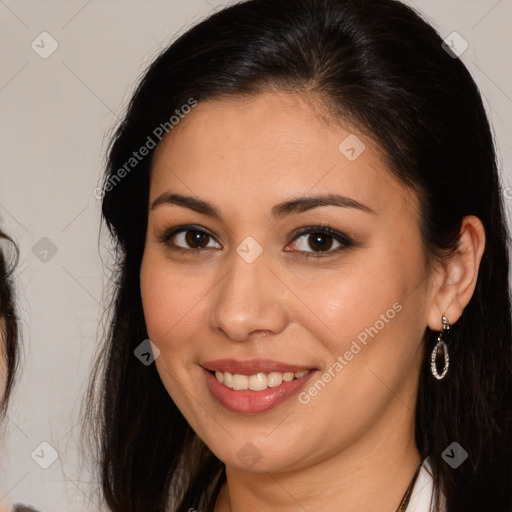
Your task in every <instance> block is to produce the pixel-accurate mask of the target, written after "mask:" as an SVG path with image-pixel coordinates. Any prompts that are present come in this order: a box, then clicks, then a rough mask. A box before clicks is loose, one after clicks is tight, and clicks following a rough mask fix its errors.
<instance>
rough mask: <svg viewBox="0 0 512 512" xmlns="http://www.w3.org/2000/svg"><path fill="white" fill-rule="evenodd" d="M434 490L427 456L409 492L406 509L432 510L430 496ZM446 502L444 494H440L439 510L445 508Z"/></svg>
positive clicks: (425, 511) (416, 511)
mask: <svg viewBox="0 0 512 512" xmlns="http://www.w3.org/2000/svg"><path fill="white" fill-rule="evenodd" d="M433 490H434V479H433V475H432V467H431V466H430V461H429V460H428V457H427V458H426V459H425V461H424V462H423V464H422V466H421V469H420V472H419V474H418V478H417V479H416V482H415V484H414V487H413V489H412V493H411V499H410V501H409V505H408V506H407V511H411V512H432V510H433V508H432V506H433V505H432V501H433V500H432V498H433ZM445 507H446V502H445V499H444V496H441V511H442V512H444V511H445V510H446V508H445Z"/></svg>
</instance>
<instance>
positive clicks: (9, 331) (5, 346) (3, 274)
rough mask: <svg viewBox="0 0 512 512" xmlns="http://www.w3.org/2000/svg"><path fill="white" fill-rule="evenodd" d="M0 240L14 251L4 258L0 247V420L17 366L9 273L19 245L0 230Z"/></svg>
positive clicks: (14, 310) (5, 408) (4, 411)
mask: <svg viewBox="0 0 512 512" xmlns="http://www.w3.org/2000/svg"><path fill="white" fill-rule="evenodd" d="M0 241H1V242H6V243H7V244H9V245H10V247H11V249H12V250H11V251H10V252H11V253H13V257H12V258H8V257H6V255H5V254H4V251H3V250H2V247H1V246H0V343H1V344H2V346H0V354H1V357H2V359H3V364H2V367H3V368H2V370H3V369H5V375H4V374H3V372H2V379H3V382H2V384H1V385H2V387H3V394H2V395H1V396H0V419H2V418H3V417H4V416H5V414H6V412H7V406H8V404H9V399H10V396H11V393H12V389H13V387H14V378H15V375H16V371H17V367H18V360H19V344H18V342H19V339H18V338H19V336H18V335H19V332H18V318H17V312H16V307H15V293H14V287H13V282H12V274H13V271H14V268H15V267H16V263H17V260H18V247H17V245H16V244H15V242H14V241H13V240H12V238H10V237H9V236H7V235H6V234H5V233H4V232H3V231H1V230H0ZM2 245H3V243H2ZM4 247H5V246H4Z"/></svg>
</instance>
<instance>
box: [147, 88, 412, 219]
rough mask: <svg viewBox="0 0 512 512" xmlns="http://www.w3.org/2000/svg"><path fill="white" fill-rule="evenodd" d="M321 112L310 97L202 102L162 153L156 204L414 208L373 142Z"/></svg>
mask: <svg viewBox="0 0 512 512" xmlns="http://www.w3.org/2000/svg"><path fill="white" fill-rule="evenodd" d="M321 112H322V109H321V108H317V106H316V105H315V104H314V103H313V102H312V101H311V99H310V98H309V97H306V96H304V95H300V94H286V93H275V92H272V93H262V94H259V95H256V96H252V97H244V98H234V97H229V98H222V99H214V100H208V101H205V102H201V103H199V104H198V105H197V106H196V107H195V108H194V109H193V110H192V111H191V112H190V113H189V114H186V115H185V116H184V117H183V118H182V119H181V120H180V122H179V124H178V125H177V126H175V127H174V128H173V130H172V131H170V132H169V134H168V135H166V136H165V137H164V138H163V140H162V141H161V143H160V144H159V146H158V147H157V149H156V153H155V156H154V160H153V170H152V177H151V198H152V199H154V198H155V197H156V196H157V195H158V194H161V193H162V192H165V191H166V190H167V189H172V191H174V192H182V193H187V194H190V193H192V194H197V195H200V196H201V197H202V198H209V199H211V200H212V201H213V202H217V203H218V201H219V199H218V198H222V200H223V201H224V199H225V198H226V197H227V196H229V197H230V198H231V201H233V202H234V203H236V202H237V203H238V206H240V204H242V205H243V206H244V210H245V211H247V212H249V211H251V210H252V211H257V210H261V209H262V208H269V207H270V206H271V204H275V203H277V202H279V201H280V200H282V199H284V198H288V197H290V196H294V197H295V196H300V195H305V194H309V193H315V194H316V193H340V194H343V195H346V196H350V197H353V198H354V199H356V200H358V201H360V202H363V203H365V204H368V205H371V208H372V209H374V210H376V211H378V210H379V209H382V208H386V207H389V205H391V204H392V205H395V206H396V207H403V208H407V207H409V208H411V207H412V208H413V209H414V207H415V199H414V197H413V194H412V193H411V191H410V190H409V189H407V188H406V187H404V186H403V185H402V184H401V183H400V182H399V181H398V180H397V179H396V178H395V177H394V176H393V175H392V174H391V173H390V172H389V170H388V168H387V165H386V163H385V158H384V154H383V152H382V150H381V149H380V148H379V146H378V145H377V144H376V143H375V142H374V140H373V139H371V138H370V137H368V136H365V135H364V134H362V133H361V132H359V131H358V130H356V129H355V128H353V127H350V126H349V125H348V124H345V125H344V124H341V123H337V124H334V123H332V122H330V123H328V122H326V119H325V116H322V114H321ZM354 157H355V158H354Z"/></svg>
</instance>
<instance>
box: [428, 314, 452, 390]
mask: <svg viewBox="0 0 512 512" xmlns="http://www.w3.org/2000/svg"><path fill="white" fill-rule="evenodd" d="M449 330H450V322H448V318H446V317H445V316H444V315H443V332H441V333H440V334H439V336H438V338H437V343H436V345H435V347H434V349H433V350H432V354H431V356H430V370H431V371H432V375H433V376H434V377H435V378H436V379H437V380H441V379H443V378H444V376H445V375H446V373H447V372H448V366H449V365H450V358H449V357H448V347H447V346H446V343H445V339H446V335H447V334H448V331H449ZM439 354H443V355H444V366H443V371H442V372H441V373H439V372H438V371H437V365H436V360H437V357H438V355H439Z"/></svg>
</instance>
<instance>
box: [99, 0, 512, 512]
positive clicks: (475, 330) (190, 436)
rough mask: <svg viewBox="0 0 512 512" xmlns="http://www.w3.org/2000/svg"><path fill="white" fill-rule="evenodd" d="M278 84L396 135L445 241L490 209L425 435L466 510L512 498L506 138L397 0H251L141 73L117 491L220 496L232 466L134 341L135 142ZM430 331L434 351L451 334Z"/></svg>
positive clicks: (125, 273)
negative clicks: (503, 174) (199, 105)
mask: <svg viewBox="0 0 512 512" xmlns="http://www.w3.org/2000/svg"><path fill="white" fill-rule="evenodd" d="M268 90H279V91H289V92H301V91H307V92H313V93H316V94H317V96H318V97H319V98H320V101H321V102H322V103H323V105H324V106H325V107H326V109H327V110H328V112H329V116H331V117H332V118H333V119H336V120H338V121H340V123H343V122H344V121H346V122H350V123H352V124H353V125H355V126H356V127H358V128H359V129H360V130H362V131H363V132H364V133H366V134H367V135H368V136H370V137H372V138H373V139H374V140H375V141H377V142H378V144H379V145H380V147H381V148H382V150H383V152H384V154H385V157H386V159H387V164H388V167H389V170H390V172H391V173H393V174H394V176H395V177H396V178H397V179H398V180H399V181H400V182H402V183H404V184H405V185H406V186H408V187H410V189H411V190H413V191H415V193H417V195H418V198H419V199H420V204H421V207H420V208H421V226H420V228H421V233H422V237H423V242H424V246H425V251H426V253H427V254H428V255H429V257H431V258H438V259H441V258H443V257H445V256H446V255H449V254H451V253H452V252H453V251H454V249H455V248H456V247H457V243H458V234H459V231H460V227H461V222H462V219H463V217H464V216H466V215H475V216H477V217H478V218H479V219H480V220H481V221H482V223H483V225H484V228H485V232H486V248H485V252H484V254H483V258H482V261H481V265H480V270H479V275H478V280H477V284H476V289H475V291H474V295H473V297H472V298H471V300H470V302H469V304H468V305H467V307H466V308H465V311H464V312H463V314H462V316H461V318H460V319H459V321H458V322H457V323H456V324H455V325H454V326H453V327H452V329H451V332H452V336H451V338H450V340H449V344H448V346H449V352H450V361H451V364H450V370H449V372H448V375H447V376H446V378H445V379H444V380H442V381H437V380H435V379H434V378H433V377H432V375H430V374H429V370H428V365H427V362H426V361H425V364H424V365H423V370H422V372H421V375H420V382H419V393H418V400H417V409H416V432H415V434H416V444H417V447H418V450H419V452H420V455H421V457H422V458H425V457H429V458H430V461H431V465H432V468H433V473H434V488H435V490H436V493H439V492H440V491H442V492H443V493H444V494H445V496H446V502H447V508H448V512H458V511H461V512H462V511H464V512H477V511H478V512H482V511H485V512H492V511H494V512H498V511H499V512H510V510H512V503H511V499H512V498H511V495H512V490H511V482H512V460H511V458H512V455H511V454H512V448H511V446H512V443H511V439H512V412H511V404H512V390H511V386H512V334H511V309H510V293H509V277H508V271H509V260H508V246H507V244H508V233H507V228H506V223H505V217H504V206H503V202H502V194H501V190H500V182H499V176H498V169H497V163H496V155H495V150H494V144H493V137H492V133H491V129H490V126H489V122H488V119H487V117H486V113H485V109H484V106H483V104H482V99H481V96H480V93H479V91H478V88H477V86H476V84H475V82H474V81H473V79H472V77H471V75H470V74H469V72H468V70H467V69H466V67H465V66H464V65H463V63H462V62H461V60H460V59H458V58H455V55H454V54H453V53H450V52H449V51H447V50H445V49H444V48H443V46H442V39H441V38H440V36H439V35H438V33H437V32H436V31H435V30H434V28H432V27H431V26H430V25H429V24H428V23H426V22H425V21H424V20H423V19H422V18H421V16H419V15H418V14H417V13H415V12H414V11H413V10H412V9H411V8H409V7H407V6H405V5H403V4H401V3H399V2H398V1H394V0H294V1H293V2H290V1H287V0H249V1H246V2H242V3H238V4H236V5H233V6H230V7H228V8H226V9H224V10H221V11H219V12H217V13H215V14H214V15H212V16H211V17H209V18H207V19H206V20H204V21H202V22H200V23H199V24H197V25H196V26H194V27H192V28H191V29H190V30H188V31H187V32H186V33H184V34H183V35H182V36H180V37H179V38H178V39H177V40H176V41H175V42H173V43H172V44H171V45H170V46H169V47H168V48H167V49H165V50H164V51H163V52H162V53H161V54H160V55H159V56H158V57H157V58H156V60H155V61H154V62H153V63H152V64H151V65H150V67H149V68H148V70H147V72H146V73H145V75H144V76H143V78H142V80H141V81H140V83H139V85H138V87H137V89H136V91H135V93H134V95H133V97H132V99H131V102H130V104H129V106H128V108H127V112H126V114H125V116H124V119H123V121H122V122H121V124H120V126H119V127H118V129H117V131H116V133H115V135H114V137H113V139H112V143H111V146H110V148H109V153H108V162H107V170H106V173H105V176H104V183H103V193H104V197H103V201H102V214H103V218H104V220H105V222H106V225H107V226H108V228H109V230H110V233H111V235H112V237H113V241H114V243H115V244H116V247H117V252H116V268H115V272H114V275H113V283H114V288H115V294H114V297H113V305H112V311H111V322H110V326H109V330H108V333H107V336H106V339H105V345H104V347H103V349H102V350H101V354H102V355H101V358H100V360H99V361H98V364H97V365H96V371H95V373H94V375H93V376H92V380H91V386H90V392H89V400H90V401H89V416H90V417H91V418H92V416H94V413H95V412H97V413H98V417H97V418H96V419H95V423H94V425H95V426H96V430H95V431H93V432H95V435H96V436H97V437H98V439H99V454H98V455H99V461H100V466H101V479H102V491H103V495H104V498H105V501H106V503H107V504H108V506H109V508H110V509H111V510H112V511H115V512H141V511H145V512H161V511H164V510H172V511H179V512H185V511H187V510H188V509H189V508H191V507H194V508H195V509H197V510H200V511H203V510H205V511H206V510H212V509H213V504H214V503H215V498H216V493H217V492H218V490H219V488H220V486H221V484H222V483H223V482H224V480H225V468H224V465H223V463H222V462H221V461H220V460H218V459H217V458H216V457H215V456H214V455H213V454H212V452H211V451H210V450H209V449H208V447H206V446H205V445H204V443H202V442H201V440H199V439H198V437H197V435H196V434H195V433H194V432H193V431H192V429H191V428H190V426H189V425H188V423H187V422H186V420H185V419H184V417H183V416H182V414H181V413H180V411H179V410H178V408H177V407H176V405H175V404H174V402H173V401H172V399H171V398H170V397H169V395H168V393H167V392H166V390H165V388H164V386H163V384H162V382H161V380H160V378H159V375H158V372H157V370H156V368H155V365H151V366H147V367H146V366H144V365H142V364H141V363H140V361H138V359H137V358H136V357H135V356H134V354H133V352H134V349H135V348H136V347H137V346H138V345H139V344H140V343H141V342H142V341H143V340H144V339H146V338H147V337H148V335H147V331H146V325H145V321H144V314H143V309H142V302H141V297H140V286H139V271H140V265H141V260H142V255H143V250H144V240H145V234H146V229H147V214H148V198H149V180H150V172H151V156H152V154H153V152H154V149H151V150H150V151H149V154H148V156H147V157H145V158H143V159H140V160H139V159H137V161H136V162H135V161H133V160H130V159H131V158H133V152H134V151H137V150H138V149H139V148H141V147H142V146H146V147H148V146H149V145H150V144H149V139H148V137H149V138H151V139H152V141H153V142H154V141H155V138H156V139H159V136H158V135H157V134H160V133H161V132H162V127H166V131H169V130H170V123H169V119H170V118H171V116H173V115H174V113H175V111H176V110H179V109H180V108H181V107H182V106H183V105H185V104H187V103H188V102H189V101H190V100H191V98H192V99H193V100H194V101H197V102H201V101H203V100H206V99H212V98H220V97H229V96H230V95H232V96H243V95H255V94H258V93H260V92H263V91H268ZM166 123H167V124H166ZM159 127H160V131H158V129H159ZM171 136H172V135H171ZM152 145H154V144H152ZM128 163H129V165H128ZM123 169H124V171H123ZM427 334H428V336H427V337H426V340H425V345H426V346H425V352H426V354H430V352H431V350H432V347H433V345H434V343H435V339H434V336H433V333H432V332H430V331H428V330H427ZM92 419H94V418H92ZM453 441H456V442H457V443H459V444H460V445H461V446H462V447H463V448H464V450H466V452H467V453H468V459H467V460H466V461H465V462H464V463H463V464H462V465H461V466H460V467H458V468H457V469H452V468H451V467H450V466H449V465H448V464H447V463H446V462H445V461H444V460H443V457H442V453H443V451H444V450H445V449H446V448H447V447H448V446H449V445H450V443H452V442H453Z"/></svg>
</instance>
